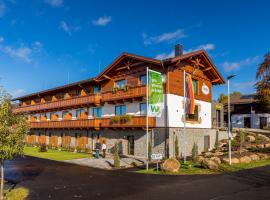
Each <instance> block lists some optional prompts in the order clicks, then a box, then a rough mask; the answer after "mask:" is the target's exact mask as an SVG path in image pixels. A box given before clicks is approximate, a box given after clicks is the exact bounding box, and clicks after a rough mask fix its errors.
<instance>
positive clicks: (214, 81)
mask: <svg viewBox="0 0 270 200" xmlns="http://www.w3.org/2000/svg"><path fill="white" fill-rule="evenodd" d="M218 81H220V78H216V79H214V80H212V83H216V82H218Z"/></svg>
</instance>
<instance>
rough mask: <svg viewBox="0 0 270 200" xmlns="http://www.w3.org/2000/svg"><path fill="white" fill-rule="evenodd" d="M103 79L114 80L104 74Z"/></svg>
mask: <svg viewBox="0 0 270 200" xmlns="http://www.w3.org/2000/svg"><path fill="white" fill-rule="evenodd" d="M103 77H104V78H106V79H109V80H112V78H111V77H109V76H107V75H106V74H104V75H103Z"/></svg>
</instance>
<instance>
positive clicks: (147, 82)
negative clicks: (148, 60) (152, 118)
mask: <svg viewBox="0 0 270 200" xmlns="http://www.w3.org/2000/svg"><path fill="white" fill-rule="evenodd" d="M148 76H149V68H148V67H147V68H146V170H147V171H148V153H149V152H148V148H149V147H148V106H149V77H148Z"/></svg>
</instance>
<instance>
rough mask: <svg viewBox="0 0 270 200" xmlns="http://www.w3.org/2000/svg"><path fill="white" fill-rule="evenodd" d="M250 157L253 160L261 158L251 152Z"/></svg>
mask: <svg viewBox="0 0 270 200" xmlns="http://www.w3.org/2000/svg"><path fill="white" fill-rule="evenodd" d="M249 157H250V159H251V160H260V157H259V156H258V155H256V154H251V155H250V156H249Z"/></svg>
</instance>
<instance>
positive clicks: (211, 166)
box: [201, 158, 218, 170]
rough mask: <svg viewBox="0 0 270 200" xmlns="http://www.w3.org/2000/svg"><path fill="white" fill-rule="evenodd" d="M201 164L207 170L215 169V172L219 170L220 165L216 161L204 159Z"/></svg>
mask: <svg viewBox="0 0 270 200" xmlns="http://www.w3.org/2000/svg"><path fill="white" fill-rule="evenodd" d="M201 164H202V166H203V167H204V168H206V169H213V170H217V169H218V164H217V163H216V162H215V161H213V160H211V159H208V158H205V159H203V161H202V163H201Z"/></svg>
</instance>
